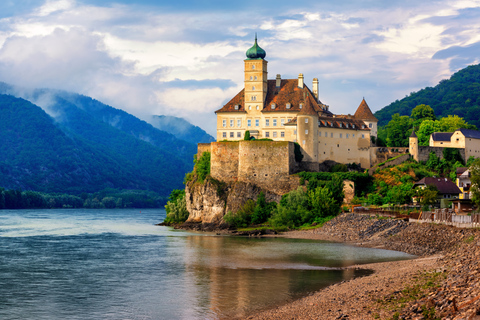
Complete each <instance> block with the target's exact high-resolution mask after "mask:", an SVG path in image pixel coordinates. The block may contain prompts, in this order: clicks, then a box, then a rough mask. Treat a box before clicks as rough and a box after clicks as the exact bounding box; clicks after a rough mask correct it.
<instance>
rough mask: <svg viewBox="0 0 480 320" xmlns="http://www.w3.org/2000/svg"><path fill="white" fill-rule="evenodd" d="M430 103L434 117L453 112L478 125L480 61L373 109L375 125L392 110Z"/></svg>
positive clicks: (407, 112) (405, 112)
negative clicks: (377, 109)
mask: <svg viewBox="0 0 480 320" xmlns="http://www.w3.org/2000/svg"><path fill="white" fill-rule="evenodd" d="M421 104H426V105H430V106H431V107H432V108H433V110H434V111H435V114H436V115H437V117H447V116H448V115H457V116H459V117H461V118H464V119H465V121H467V122H468V123H470V124H472V125H475V126H477V127H480V117H479V115H480V65H473V66H469V67H467V68H465V69H462V70H460V71H458V72H457V73H455V74H453V75H452V76H451V78H450V79H448V80H442V81H440V83H439V84H438V85H436V86H435V87H427V88H425V89H422V90H420V91H418V92H413V93H411V94H410V95H409V96H407V97H405V98H403V99H401V100H396V101H395V102H392V103H391V104H389V105H388V106H386V107H384V108H383V109H381V110H379V111H377V112H375V117H377V119H378V120H379V123H378V124H379V126H384V125H386V124H387V123H388V122H389V121H390V120H391V119H392V116H393V115H394V114H395V113H398V114H399V115H400V116H405V115H410V114H411V112H412V110H413V108H415V107H416V106H418V105H421Z"/></svg>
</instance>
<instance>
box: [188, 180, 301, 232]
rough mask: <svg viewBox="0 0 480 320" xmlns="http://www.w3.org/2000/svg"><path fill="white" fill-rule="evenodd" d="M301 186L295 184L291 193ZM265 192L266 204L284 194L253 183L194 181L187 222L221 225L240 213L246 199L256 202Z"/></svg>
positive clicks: (191, 187) (190, 186)
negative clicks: (236, 213)
mask: <svg viewBox="0 0 480 320" xmlns="http://www.w3.org/2000/svg"><path fill="white" fill-rule="evenodd" d="M298 185H299V183H297V184H296V186H294V185H292V190H293V189H295V188H296V187H298ZM262 191H263V192H264V193H265V198H266V201H267V202H268V201H276V202H279V201H280V199H281V197H282V195H281V194H277V193H274V192H272V191H271V190H267V189H264V188H261V187H259V186H258V185H256V184H253V183H250V182H241V181H235V182H221V181H218V180H216V179H213V178H211V177H207V178H206V179H205V181H203V182H198V181H197V178H194V179H193V180H191V181H189V182H188V183H187V185H186V187H185V198H186V201H187V210H188V212H189V213H190V215H189V217H188V220H187V222H186V223H187V224H188V223H203V224H215V225H220V224H222V222H223V216H224V215H225V214H226V213H227V212H229V211H232V212H237V211H238V210H239V209H240V208H241V207H242V206H243V205H244V204H245V202H247V200H249V199H252V200H254V201H255V200H256V199H257V197H258V195H259V194H260V192H262Z"/></svg>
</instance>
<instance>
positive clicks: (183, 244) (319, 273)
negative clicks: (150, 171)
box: [0, 209, 412, 320]
mask: <svg viewBox="0 0 480 320" xmlns="http://www.w3.org/2000/svg"><path fill="white" fill-rule="evenodd" d="M164 217H165V210H162V209H141V210H140V209H122V210H115V209H108V210H93V209H65V210H62V209H57V210H1V211H0V319H22V320H24V319H36V320H37V319H49V320H51V319H218V318H229V317H231V316H242V315H246V314H248V313H251V312H254V311H256V310H261V309H264V308H268V307H272V306H274V305H278V304H282V303H285V302H287V301H290V300H292V299H296V298H299V297H301V296H305V295H307V294H308V293H311V292H313V291H316V290H319V289H320V288H322V287H325V286H328V285H330V284H332V283H335V282H339V281H343V280H347V279H351V278H352V277H355V276H361V275H365V274H367V273H368V271H354V270H342V269H341V267H346V266H349V265H353V264H362V263H371V262H380V261H392V260H400V259H410V258H412V256H410V255H407V254H405V253H401V252H395V251H388V250H380V249H369V248H357V247H352V246H348V245H344V244H337V243H328V242H321V241H311V240H295V239H283V238H261V239H259V238H242V237H230V236H215V235H214V234H208V233H195V232H186V231H177V230H173V229H171V228H168V227H159V226H155V225H154V224H155V223H158V222H160V221H162V220H163V219H164Z"/></svg>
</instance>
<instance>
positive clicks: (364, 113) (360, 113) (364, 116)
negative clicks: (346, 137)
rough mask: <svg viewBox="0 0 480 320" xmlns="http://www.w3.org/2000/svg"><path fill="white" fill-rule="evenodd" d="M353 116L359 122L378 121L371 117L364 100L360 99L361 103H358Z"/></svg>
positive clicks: (370, 111) (371, 114)
mask: <svg viewBox="0 0 480 320" xmlns="http://www.w3.org/2000/svg"><path fill="white" fill-rule="evenodd" d="M353 116H354V117H355V118H357V119H360V120H370V121H378V119H377V118H375V116H374V115H373V113H372V110H370V108H369V107H368V104H367V102H366V101H365V99H362V102H360V105H359V106H358V108H357V111H355V114H354V115H353Z"/></svg>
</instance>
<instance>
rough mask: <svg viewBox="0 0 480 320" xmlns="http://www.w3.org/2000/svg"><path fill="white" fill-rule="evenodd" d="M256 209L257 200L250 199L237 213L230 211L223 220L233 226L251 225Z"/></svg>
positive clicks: (243, 226)
mask: <svg viewBox="0 0 480 320" xmlns="http://www.w3.org/2000/svg"><path fill="white" fill-rule="evenodd" d="M254 210H255V201H253V200H251V199H249V200H247V202H245V204H244V205H243V207H242V208H241V209H240V210H238V211H237V212H236V213H233V212H232V211H228V212H227V214H226V215H225V216H223V220H224V221H225V222H226V223H228V224H229V225H231V226H232V227H235V228H245V227H248V226H249V225H250V223H251V221H252V215H253V212H254Z"/></svg>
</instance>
